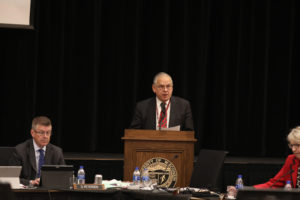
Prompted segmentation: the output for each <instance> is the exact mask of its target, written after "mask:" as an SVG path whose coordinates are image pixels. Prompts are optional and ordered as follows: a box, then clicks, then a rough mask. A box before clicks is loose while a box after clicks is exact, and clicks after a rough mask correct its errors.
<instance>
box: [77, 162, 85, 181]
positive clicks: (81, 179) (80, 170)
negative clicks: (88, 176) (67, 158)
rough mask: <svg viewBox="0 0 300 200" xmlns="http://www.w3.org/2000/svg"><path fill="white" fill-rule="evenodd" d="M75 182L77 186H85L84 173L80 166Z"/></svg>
mask: <svg viewBox="0 0 300 200" xmlns="http://www.w3.org/2000/svg"><path fill="white" fill-rule="evenodd" d="M77 181H78V184H85V172H84V169H83V166H82V165H80V167H79V170H78V172H77Z"/></svg>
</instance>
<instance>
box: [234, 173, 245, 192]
mask: <svg viewBox="0 0 300 200" xmlns="http://www.w3.org/2000/svg"><path fill="white" fill-rule="evenodd" d="M235 187H236V189H243V187H244V181H243V176H242V175H241V174H239V175H238V178H237V179H236V182H235Z"/></svg>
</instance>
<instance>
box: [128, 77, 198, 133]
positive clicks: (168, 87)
mask: <svg viewBox="0 0 300 200" xmlns="http://www.w3.org/2000/svg"><path fill="white" fill-rule="evenodd" d="M152 90H153V92H154V93H155V94H156V97H152V98H150V99H146V100H143V101H141V102H138V103H137V106H136V108H135V112H134V116H133V120H132V122H131V125H130V128H132V129H154V130H155V129H156V130H160V129H161V128H162V127H163V128H169V127H174V126H178V125H179V126H180V130H194V125H193V117H192V111H191V107H190V103H189V102H188V101H187V100H185V99H182V98H180V97H175V96H172V92H173V81H172V78H171V76H170V75H169V74H167V73H164V72H160V73H158V74H157V75H156V76H155V77H154V79H153V84H152Z"/></svg>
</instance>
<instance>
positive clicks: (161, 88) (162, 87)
mask: <svg viewBox="0 0 300 200" xmlns="http://www.w3.org/2000/svg"><path fill="white" fill-rule="evenodd" d="M156 87H157V88H158V89H159V90H164V89H166V90H170V89H171V88H172V87H173V85H158V86H156Z"/></svg>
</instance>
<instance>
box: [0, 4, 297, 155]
mask: <svg viewBox="0 0 300 200" xmlns="http://www.w3.org/2000/svg"><path fill="white" fill-rule="evenodd" d="M299 3H300V2H299V1H297V0H276V1H275V0H243V1H240V0H159V1H156V0H88V1H87V0H38V1H36V6H35V9H36V10H35V29H34V30H24V29H7V28H0V90H1V98H0V99H1V100H0V110H1V114H0V137H1V140H0V146H14V145H16V144H18V143H20V142H22V141H24V140H25V139H26V138H29V137H30V134H29V130H30V123H31V119H32V118H33V117H34V116H36V115H47V116H49V117H50V118H51V119H52V121H53V125H54V132H53V136H52V142H53V143H54V144H56V145H59V146H61V147H62V148H63V149H64V151H65V152H102V153H122V152H123V142H122V141H121V139H120V138H121V137H122V136H123V131H124V129H125V128H127V127H128V126H129V124H130V121H131V118H132V114H133V110H134V106H135V103H136V102H137V101H139V100H142V99H145V98H148V97H151V96H153V93H152V91H151V84H152V78H153V76H154V75H155V74H156V73H157V72H159V71H165V72H168V73H169V74H170V75H171V76H172V77H173V79H174V87H175V88H174V94H175V95H177V96H181V97H183V98H186V99H189V100H190V102H191V106H192V110H193V115H194V122H195V128H196V135H197V139H198V140H199V142H198V143H197V145H196V152H197V151H198V150H199V149H200V148H208V149H225V150H227V151H229V155H230V156H271V157H276V156H280V157H281V156H282V157H283V156H285V155H287V154H288V153H289V150H288V148H287V145H286V141H285V137H286V134H287V133H288V132H289V130H290V129H291V128H292V127H294V126H296V125H298V124H300V116H299V114H298V113H300V106H299V101H300V93H299V90H300V81H299V80H300V79H299V77H300V76H299V75H300V68H299V67H298V66H299V59H300V58H299V56H298V54H299V52H300V49H299V35H300V34H299V29H297V27H298V26H299V23H300V21H299V20H300V14H299V10H300V6H299Z"/></svg>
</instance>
